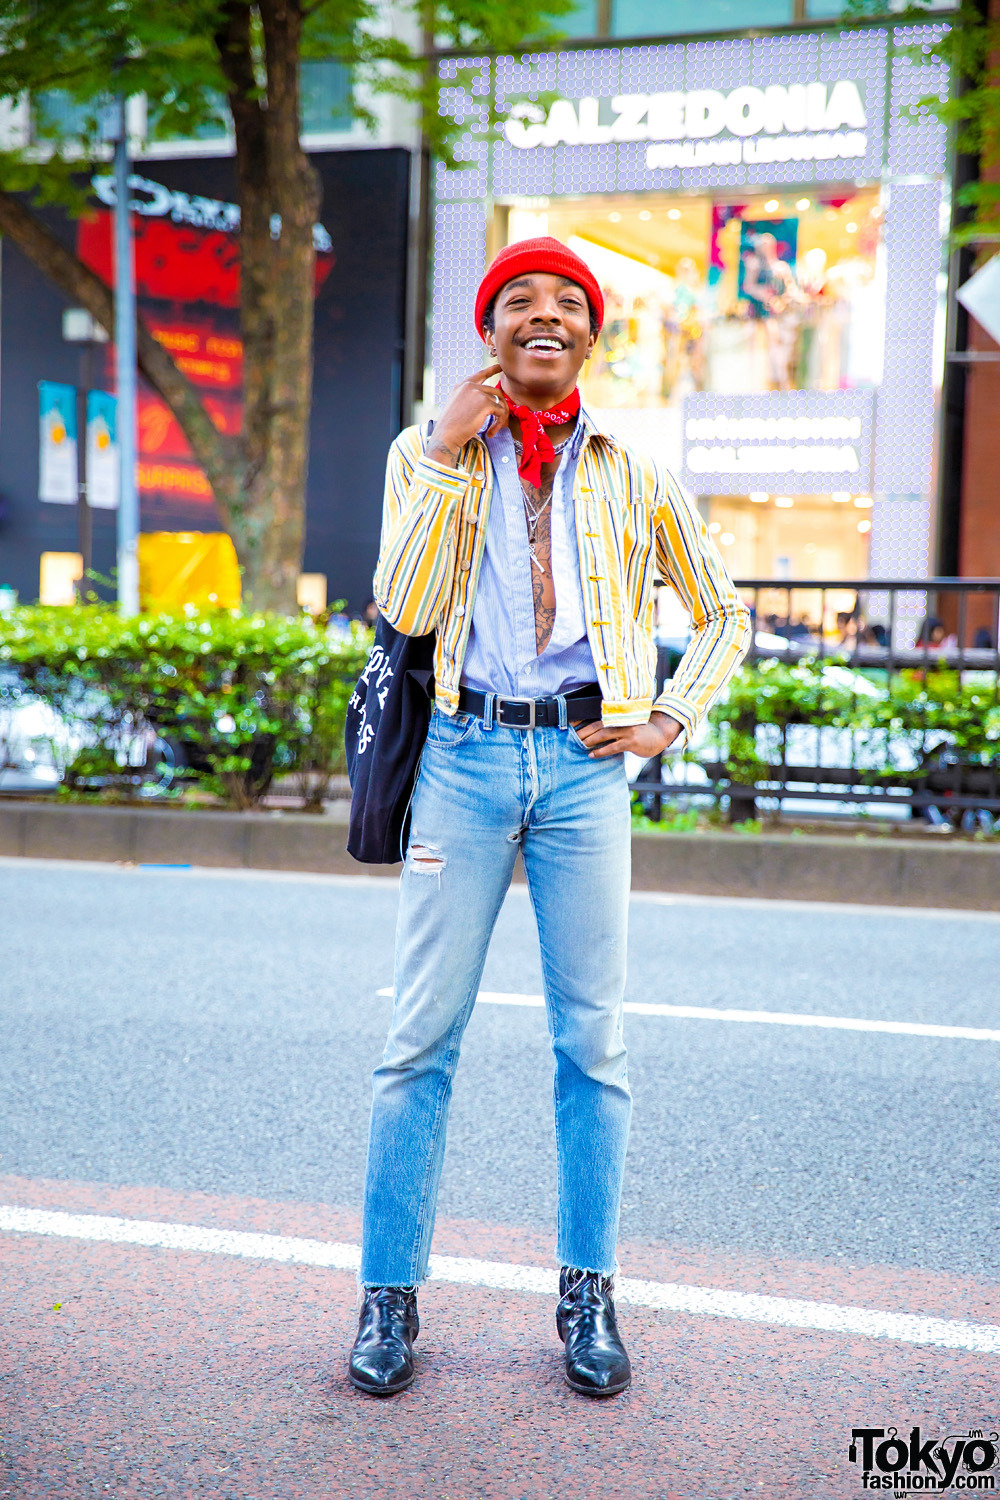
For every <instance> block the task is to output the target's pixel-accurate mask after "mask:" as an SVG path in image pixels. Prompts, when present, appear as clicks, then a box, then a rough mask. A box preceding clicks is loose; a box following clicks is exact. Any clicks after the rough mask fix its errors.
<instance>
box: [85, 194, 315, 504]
mask: <svg viewBox="0 0 1000 1500" xmlns="http://www.w3.org/2000/svg"><path fill="white" fill-rule="evenodd" d="M131 186H132V193H133V198H132V208H133V242H134V246H135V281H136V296H137V299H138V303H139V308H140V310H141V312H142V315H143V318H144V320H145V322H146V324H147V326H148V327H149V329H150V331H151V332H152V334H153V336H154V337H155V338H156V339H158V340H159V342H160V343H161V344H162V345H163V347H164V348H165V349H167V350H168V351H169V352H170V353H171V354H172V355H173V357H174V359H175V361H176V363H177V365H178V366H179V368H180V369H181V370H182V371H183V373H184V374H185V375H186V376H187V378H188V380H190V382H191V384H192V385H193V386H194V388H195V390H197V391H198V392H199V394H200V395H201V397H202V399H203V401H204V403H205V406H206V408H207V410H208V413H209V415H210V416H211V418H212V420H213V422H214V423H215V425H216V427H217V428H218V429H219V431H220V432H223V433H225V434H226V435H227V436H230V437H235V436H237V435H238V434H239V432H240V427H241V422H242V411H243V400H242V388H243V344H242V340H241V338H240V316H239V307H240V258H239V225H240V214H239V208H238V206H237V205H236V204H235V203H232V202H227V201H225V200H223V199H215V198H211V197H208V196H204V195H202V194H198V195H193V194H189V193H186V192H180V191H178V190H176V189H175V190H173V191H169V190H167V188H166V187H165V186H164V185H163V184H162V183H160V182H159V181H157V180H156V179H155V178H153V177H152V176H149V177H146V176H143V175H141V174H135V175H134V176H133V177H132V179H131ZM94 188H95V190H96V192H97V195H98V199H99V200H100V202H101V204H102V207H101V208H99V209H98V210H97V211H96V212H95V213H93V214H91V215H89V216H88V217H86V218H83V219H81V220H80V221H79V225H78V228H77V246H76V248H77V253H78V255H79V256H80V259H81V260H82V261H83V262H84V264H85V265H87V266H89V268H90V269H91V270H92V271H95V272H96V273H97V275H98V276H100V277H101V279H102V280H104V281H109V280H110V279H111V277H112V274H113V260H114V256H113V223H112V206H113V203H114V193H113V183H112V179H111V178H110V177H106V176H99V177H97V178H95V179H94ZM314 238H315V242H316V280H315V290H316V291H318V290H319V288H320V287H322V285H323V283H324V282H325V281H326V279H327V277H328V276H329V274H330V272H331V270H332V269H333V264H334V256H333V253H332V245H331V242H330V237H329V235H328V234H327V232H326V230H325V229H324V228H323V226H322V225H317V226H316V229H315V231H314ZM107 357H108V360H109V374H110V373H111V369H110V361H111V358H112V355H111V353H110V351H109V353H108V356H107ZM137 446H138V457H139V462H138V481H139V493H140V496H141V497H142V499H143V501H144V502H146V503H147V505H149V504H152V505H153V506H154V507H155V506H156V505H157V502H159V503H160V505H161V506H163V505H167V506H169V505H170V504H171V502H181V503H183V502H188V503H194V504H196V505H197V504H201V505H203V506H205V507H206V508H208V507H210V506H211V504H212V491H211V487H210V485H209V483H208V480H207V479H206V477H205V475H204V474H203V473H202V471H201V469H200V467H199V466H198V464H197V463H195V461H194V458H193V456H192V454H191V450H190V447H189V446H188V443H187V440H186V438H185V437H184V435H183V433H182V432H181V429H180V427H179V425H178V423H177V421H176V419H175V417H174V416H173V414H172V413H171V411H170V409H169V407H168V406H167V405H166V403H165V402H164V401H162V400H161V399H160V397H159V396H157V395H156V394H155V393H154V392H153V391H152V390H151V389H150V388H149V387H146V386H143V387H141V388H140V392H139V403H138V433H137ZM206 524H207V522H206Z"/></svg>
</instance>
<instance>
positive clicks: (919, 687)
mask: <svg viewBox="0 0 1000 1500" xmlns="http://www.w3.org/2000/svg"><path fill="white" fill-rule="evenodd" d="M709 721H710V724H711V726H712V730H713V735H712V741H713V743H712V745H711V746H709V747H706V746H705V745H704V744H703V745H702V746H700V747H699V750H698V753H697V755H696V756H695V757H693V758H696V759H699V760H705V759H710V758H711V756H712V754H713V753H716V754H717V755H718V757H719V759H721V760H722V761H723V762H724V763H725V765H726V774H727V776H728V777H729V778H730V779H731V780H732V781H735V782H739V783H741V784H743V785H748V784H751V783H753V782H755V781H766V780H768V779H769V776H770V774H771V768H772V767H773V766H775V765H777V764H779V763H780V762H781V760H782V752H783V749H784V747H785V737H786V734H787V731H788V730H789V729H790V728H791V727H792V726H795V725H811V726H814V727H816V728H820V727H822V728H833V729H842V730H845V731H848V732H849V733H850V737H851V752H852V764H854V765H856V766H857V767H858V770H859V773H860V774H859V782H860V781H863V780H864V779H865V778H866V777H876V776H895V777H897V778H898V779H899V780H900V781H901V782H905V781H907V780H911V779H913V778H914V777H915V776H916V775H918V774H919V773H918V772H915V771H914V770H913V769H912V762H913V760H914V759H916V760H919V758H920V756H921V754H922V753H923V751H924V750H925V749H931V748H932V747H934V746H935V745H937V744H941V743H944V742H948V743H950V744H952V745H954V746H955V748H956V750H958V751H959V752H960V753H961V754H962V756H963V758H965V759H968V760H969V761H972V762H978V763H980V764H984V765H988V764H989V763H990V762H991V761H993V760H994V759H995V758H996V757H997V755H998V754H1000V702H998V688H997V680H996V677H995V676H994V675H993V674H990V673H973V672H967V673H965V674H963V677H960V675H959V674H958V673H957V672H955V671H950V670H947V669H945V668H943V667H942V668H935V669H931V670H929V671H928V672H927V673H926V674H925V673H923V672H918V671H912V672H897V673H895V674H894V675H892V676H891V677H889V676H888V674H886V673H884V672H870V673H861V672H857V671H855V670H853V669H851V668H850V664H849V662H847V661H844V660H840V661H838V660H830V659H827V660H826V661H818V660H816V659H814V658H808V659H803V660H801V661H798V662H794V663H791V662H784V661H781V660H779V659H777V658H768V659H764V660H761V661H757V662H754V663H753V664H752V665H748V666H744V667H743V668H741V669H740V671H739V672H737V673H736V674H735V676H734V677H733V679H732V681H731V682H730V684H729V686H728V689H727V692H726V696H725V698H724V700H723V701H721V702H720V703H717V704H716V705H715V706H714V707H713V708H712V709H711V711H710V714H709ZM757 726H765V730H764V733H763V734H759V733H758V732H757Z"/></svg>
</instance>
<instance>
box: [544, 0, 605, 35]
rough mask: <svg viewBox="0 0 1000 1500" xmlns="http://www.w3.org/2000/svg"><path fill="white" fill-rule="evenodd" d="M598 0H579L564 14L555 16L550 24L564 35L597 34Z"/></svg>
mask: <svg viewBox="0 0 1000 1500" xmlns="http://www.w3.org/2000/svg"><path fill="white" fill-rule="evenodd" d="M600 9H601V7H600V5H599V4H598V0H579V3H578V4H576V5H574V7H573V9H572V10H571V11H569V12H568V13H567V14H566V15H564V16H556V17H555V19H554V20H553V22H552V25H553V26H554V27H555V28H556V30H557V31H560V32H561V33H562V34H563V35H564V36H597V35H599V33H600V25H601V23H600Z"/></svg>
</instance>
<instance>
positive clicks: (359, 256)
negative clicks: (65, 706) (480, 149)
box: [0, 148, 410, 611]
mask: <svg viewBox="0 0 1000 1500" xmlns="http://www.w3.org/2000/svg"><path fill="white" fill-rule="evenodd" d="M310 159H311V160H312V162H313V163H314V165H315V167H316V170H317V172H318V174H319V178H320V182H321V184H322V188H323V202H322V207H321V210H320V212H319V213H318V214H317V224H318V225H319V226H320V227H319V228H314V239H315V243H316V247H317V261H318V265H317V271H316V278H315V292H316V295H315V339H314V351H313V404H312V415H311V422H310V432H309V472H308V478H307V499H306V539H305V557H304V559H303V571H304V572H307V573H315V574H322V575H323V576H324V577H325V578H326V580H327V597H328V598H330V599H339V598H346V599H347V600H348V603H349V606H350V608H351V609H352V610H358V611H360V610H361V608H362V607H363V606H364V604H365V602H366V600H367V599H368V598H369V596H370V594H371V579H372V570H373V568H374V564H375V559H376V557H377V555H378V540H379V531H380V527H381V518H382V493H383V487H384V482H385V457H386V452H387V450H388V447H389V444H390V443H391V442H392V440H393V438H394V437H395V436H396V433H397V432H398V431H399V427H400V417H401V411H400V407H401V384H402V381H401V373H402V351H403V348H404V315H405V289H406V257H407V243H408V227H409V220H408V210H409V187H410V158H409V154H408V152H406V151H405V150H403V149H401V148H386V149H382V148H376V149H362V150H353V149H352V150H330V151H322V152H315V153H310ZM102 175H104V174H103V173H102V174H99V178H98V184H99V186H100V188H101V192H102V193H104V195H105V196H104V197H102V196H101V195H100V193H98V192H97V189H96V188H95V198H96V205H95V208H94V212H93V215H92V216H91V217H90V218H85V219H79V218H75V217H71V216H69V215H67V214H66V213H65V212H64V211H63V210H61V209H58V208H55V207H50V208H46V209H45V210H43V211H42V216H43V218H44V220H45V222H46V223H47V224H48V225H49V227H50V228H51V230H52V232H53V233H54V234H55V235H56V236H57V237H58V238H59V239H60V241H61V242H62V243H63V244H65V245H66V246H67V247H68V248H70V249H72V250H74V251H79V253H80V254H81V255H82V257H83V259H84V260H85V261H86V263H87V264H88V265H89V266H91V267H93V268H95V269H97V270H98V271H99V272H100V274H101V275H103V276H104V277H110V276H111V273H112V268H113V255H112V241H111V233H110V216H111V206H110V204H109V203H108V201H107V196H108V184H107V183H101V180H100V178H101V176H102ZM136 178H138V179H140V180H139V181H136V180H135V179H136ZM88 185H89V184H88ZM235 197H236V182H235V166H234V162H233V159H232V157H229V156H222V155H220V156H214V157H213V156H198V157H190V156H181V155H179V156H177V157H176V158H167V157H157V158H156V159H155V161H154V160H147V161H143V162H139V163H137V164H136V168H135V173H134V178H133V181H132V187H131V203H132V210H133V213H132V227H133V231H134V234H135V243H136V280H137V295H138V304H139V312H140V315H141V317H142V318H143V320H144V322H145V323H146V325H147V326H148V327H151V328H152V329H154V330H155V333H156V336H157V338H158V339H159V340H160V342H161V343H162V344H163V345H164V347H165V348H167V349H169V350H170V352H171V354H173V355H174V356H175V358H176V360H177V362H178V364H179V365H180V367H181V369H182V370H183V371H184V373H185V375H186V376H187V378H188V379H189V380H190V381H191V382H192V384H193V385H194V386H195V387H196V389H197V390H198V392H199V393H200V395H201V396H202V398H203V400H204V403H205V405H206V407H207V409H208V411H209V412H210V413H211V416H212V418H213V420H214V421H215V422H216V424H217V425H218V427H219V428H220V429H221V430H222V431H223V432H225V433H226V434H228V435H229V436H233V435H234V434H236V433H237V432H238V431H239V428H240V423H241V417H242V394H243V380H244V368H243V348H242V342H241V337H240V315H239V215H238V211H237V205H236V202H235ZM359 205H362V209H359ZM362 211H363V218H364V232H363V233H359V232H358V225H359V217H358V216H359V212H362ZM2 249H3V283H4V285H3V297H2V299H0V343H2V353H3V359H2V364H0V370H2V376H3V391H2V399H3V403H4V422H3V425H2V427H0V476H2V491H3V493H2V495H0V508H2V507H3V506H6V507H7V514H6V518H5V520H4V532H3V562H4V577H3V581H4V582H9V583H11V585H12V586H13V587H15V588H17V589H19V590H20V592H21V594H22V596H23V597H25V598H33V597H35V596H36V594H37V590H38V576H39V573H38V569H39V558H40V556H41V554H42V552H44V551H50V550H53V549H55V550H62V551H73V550H75V549H76V548H77V546H78V537H77V524H76V514H75V512H74V511H73V510H72V509H71V508H69V506H68V505H67V504H66V501H67V500H68V501H72V500H73V499H75V497H76V496H75V490H73V491H72V493H68V492H66V494H65V500H64V501H63V502H62V503H63V510H62V511H61V512H59V511H57V510H56V507H55V506H54V505H52V506H45V507H42V506H39V505H38V503H37V496H38V493H39V440H38V432H39V405H38V384H39V382H40V381H42V380H44V381H49V382H52V381H55V382H64V383H65V384H66V385H70V386H76V387H77V388H83V389H87V390H94V389H96V390H98V391H103V392H111V393H113V392H114V390H115V377H116V369H115V355H114V347H113V345H112V344H110V343H107V344H104V343H100V344H87V345H81V344H75V343H69V342H67V340H66V339H65V338H64V337H63V321H62V320H63V312H64V310H65V302H64V299H63V298H62V297H61V295H60V294H59V293H58V292H57V291H56V289H55V288H54V287H53V286H52V285H51V283H49V282H48V281H47V280H46V278H44V277H42V276H41V275H40V274H39V273H38V272H37V270H36V269H35V268H34V267H33V266H32V264H31V263H30V262H29V261H28V260H27V259H26V258H25V257H24V256H22V255H21V253H20V252H19V251H18V249H17V247H16V246H15V245H13V244H12V243H11V241H10V239H9V238H8V239H6V240H5V242H4V244H3V247H2ZM112 418H113V412H112V408H111V407H110V406H109V405H108V404H107V403H106V402H104V401H101V400H98V401H96V402H93V403H92V404H91V434H90V435H91V444H90V454H89V457H90V470H91V475H90V480H91V483H92V484H93V485H94V486H95V489H94V491H93V493H94V495H95V501H94V511H93V519H94V528H93V548H94V552H93V565H94V569H95V571H97V572H99V573H101V574H103V575H110V573H111V572H112V570H113V567H114V546H115V531H114V516H115V509H114V495H115V487H114V486H115V478H114V475H113V472H112V463H113V460H112V456H111V455H112V451H113V448H114V439H113V438H112V434H111V423H112ZM69 420H70V414H69V413H68V412H67V414H66V422H68V421H69ZM77 421H78V426H79V435H78V436H79V442H80V444H81V445H82V444H83V442H84V426H85V423H84V414H83V412H82V411H80V412H79V415H78V418H77ZM137 426H138V431H137V438H138V462H137V477H138V483H139V493H140V502H141V529H142V530H143V532H149V533H154V532H156V533H161V532H179V533H195V532H198V533H217V532H219V531H222V530H223V529H224V526H223V520H222V517H221V516H220V515H219V513H218V510H217V508H216V505H215V501H214V497H213V495H212V490H211V487H210V485H209V483H208V480H207V479H206V477H205V475H204V473H203V472H202V470H201V467H200V466H199V465H198V463H197V462H196V461H195V459H194V456H193V454H192V452H191V450H190V447H189V445H188V443H187V442H186V440H185V438H184V434H183V433H182V432H181V430H180V428H179V426H178V424H177V423H176V421H175V420H174V418H173V416H172V414H171V412H170V411H169V410H168V408H167V407H166V406H165V404H164V403H163V402H162V400H161V399H160V398H159V396H158V395H157V393H156V392H155V391H154V390H153V388H152V387H151V386H150V385H148V384H147V383H146V382H145V381H143V380H142V379H140V382H139V417H138V424H137ZM102 429H103V430H102ZM66 431H67V436H69V435H70V434H71V433H72V431H73V429H72V428H68V427H67V428H66ZM118 435H119V433H116V434H115V435H114V436H115V437H117V436H118ZM105 443H107V444H108V446H107V447H106V446H104V445H105ZM49 457H50V458H51V457H52V453H51V447H50V453H49ZM63 461H64V463H65V459H64V460H63ZM66 467H67V468H72V465H71V464H67V465H66ZM53 498H54V497H53Z"/></svg>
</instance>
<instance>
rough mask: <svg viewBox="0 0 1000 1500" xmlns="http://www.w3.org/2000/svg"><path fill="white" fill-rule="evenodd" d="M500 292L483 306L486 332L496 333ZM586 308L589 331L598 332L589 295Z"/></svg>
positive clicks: (595, 315)
mask: <svg viewBox="0 0 1000 1500" xmlns="http://www.w3.org/2000/svg"><path fill="white" fill-rule="evenodd" d="M571 285H572V286H576V282H575V281H574V282H572V283H571ZM577 290H578V291H581V292H582V291H583V287H582V286H581V287H578V288H577ZM502 291H503V287H501V288H500V292H502ZM500 292H497V293H496V295H495V296H493V297H491V298H490V300H489V301H488V302H487V304H486V306H485V307H484V308H483V330H484V332H486V333H496V326H497V320H496V310H497V297H499V295H500ZM584 295H585V296H586V293H584ZM587 309H588V311H589V313H590V331H591V333H600V331H601V325H600V323H598V321H597V314H596V313H595V311H594V309H593V306H592V305H591V301H590V298H589V297H587Z"/></svg>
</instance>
